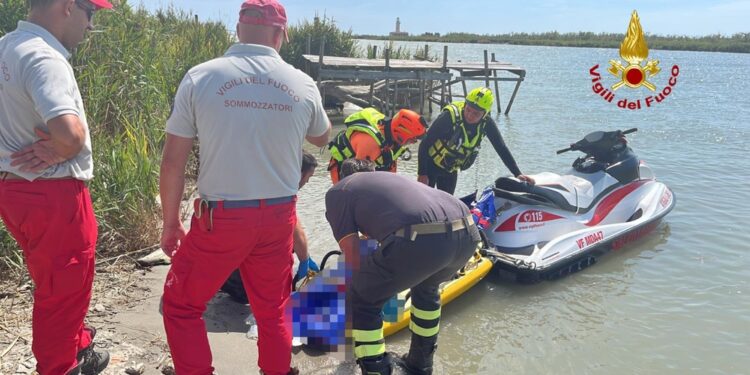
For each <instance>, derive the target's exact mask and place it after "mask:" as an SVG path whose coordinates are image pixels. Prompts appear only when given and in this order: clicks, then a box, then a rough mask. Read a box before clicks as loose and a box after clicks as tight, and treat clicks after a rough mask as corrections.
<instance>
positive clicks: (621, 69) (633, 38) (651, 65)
mask: <svg viewBox="0 0 750 375" xmlns="http://www.w3.org/2000/svg"><path fill="white" fill-rule="evenodd" d="M620 57H622V59H623V60H625V61H627V62H628V66H623V65H622V64H621V63H620V61H618V60H609V64H610V67H609V69H608V71H609V72H610V73H611V74H612V75H613V76H615V77H617V78H619V79H620V82H617V83H615V84H614V85H612V91H614V90H617V89H619V88H620V87H622V86H628V87H630V88H634V89H635V88H638V87H641V86H645V87H646V88H648V89H649V90H651V91H656V86H654V84H653V83H651V82H649V81H648V79H649V78H651V77H653V76H655V75H657V74H658V73H659V72H660V71H661V68H659V60H649V61H648V62H647V63H646V66H641V62H643V61H644V60H646V58H647V57H648V44H647V43H646V38H645V37H644V36H643V29H642V28H641V21H640V20H639V19H638V12H636V11H633V15H632V16H631V17H630V25H628V33H627V34H626V35H625V40H623V41H622V43H621V44H620Z"/></svg>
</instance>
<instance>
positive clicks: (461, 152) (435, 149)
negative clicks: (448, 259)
mask: <svg viewBox="0 0 750 375" xmlns="http://www.w3.org/2000/svg"><path fill="white" fill-rule="evenodd" d="M493 100H494V97H493V95H492V91H490V89H488V88H486V87H480V88H476V89H474V90H471V91H470V92H469V94H468V95H466V100H464V101H457V102H453V103H451V104H448V105H447V106H445V108H443V112H442V113H441V114H440V116H438V118H437V119H435V121H434V122H433V123H432V125H431V126H430V130H429V131H428V132H427V135H426V136H425V139H424V140H423V141H422V143H420V144H419V162H418V165H419V166H418V168H419V169H418V174H419V177H418V180H419V182H422V183H424V184H427V185H429V186H432V187H435V186H437V188H438V189H440V190H442V191H445V192H448V193H450V194H453V192H454V191H455V190H456V182H457V181H458V171H463V170H466V169H469V167H471V166H472V164H474V161H475V160H476V157H477V155H478V154H479V148H480V145H481V144H482V138H484V135H485V134H487V137H488V138H489V139H490V142H491V143H492V147H494V148H495V152H497V154H498V155H499V156H500V158H501V159H502V160H503V163H505V166H506V167H508V169H510V171H511V173H513V175H514V176H516V177H517V178H518V179H519V180H521V181H525V182H528V183H530V184H533V183H534V179H533V178H531V177H529V176H526V175H524V174H522V173H521V170H520V169H518V165H516V161H515V159H513V155H511V153H510V150H509V149H508V146H506V145H505V142H504V141H503V137H502V136H501V135H500V130H499V129H498V127H497V124H496V123H495V121H494V120H493V119H492V117H491V116H489V114H490V111H491V110H492V102H493Z"/></svg>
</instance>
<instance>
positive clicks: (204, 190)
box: [166, 44, 329, 200]
mask: <svg viewBox="0 0 750 375" xmlns="http://www.w3.org/2000/svg"><path fill="white" fill-rule="evenodd" d="M328 125H329V120H328V117H327V116H326V114H325V111H324V109H323V103H322V100H321V96H320V92H319V91H318V88H317V87H316V85H315V82H314V81H313V80H312V78H310V77H309V76H308V75H307V74H305V73H303V72H301V71H300V70H298V69H295V68H294V67H293V66H291V65H289V64H287V63H286V62H284V60H282V59H281V56H279V54H278V53H277V52H276V50H274V49H272V48H269V47H265V46H261V45H255V44H235V45H233V46H232V47H230V48H229V50H228V51H227V52H226V53H225V54H224V56H222V57H220V58H217V59H214V60H210V61H208V62H205V63H203V64H200V65H198V66H196V67H194V68H192V69H190V71H188V73H187V74H186V75H185V77H184V78H183V80H182V83H180V87H179V88H178V90H177V95H176V97H175V102H174V107H173V108H172V114H171V115H170V117H169V120H168V121H167V128H166V131H167V132H168V133H170V134H173V135H176V136H180V137H185V138H194V137H198V142H199V146H200V148H199V150H200V171H199V176H198V192H199V194H200V195H201V196H202V197H203V198H206V199H209V200H245V199H268V198H277V197H284V196H290V195H295V194H297V189H298V186H299V180H300V175H301V172H300V170H301V168H302V143H303V142H304V140H305V137H306V136H312V137H317V136H320V135H322V134H323V133H325V132H326V130H327V129H328Z"/></svg>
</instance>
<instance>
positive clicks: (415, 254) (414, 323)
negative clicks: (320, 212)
mask: <svg viewBox="0 0 750 375" xmlns="http://www.w3.org/2000/svg"><path fill="white" fill-rule="evenodd" d="M368 164H369V166H368ZM372 169H373V168H372V163H371V162H370V161H366V160H356V159H349V160H347V161H345V162H344V163H343V165H342V180H341V181H340V182H339V183H337V184H335V185H334V186H333V187H332V188H331V189H330V190H328V193H326V219H327V220H328V222H329V223H330V225H331V229H332V230H333V234H334V236H335V238H336V240H337V241H338V243H339V246H340V247H341V249H342V250H343V252H344V257H345V259H346V262H347V264H348V265H349V266H350V267H352V274H351V275H352V276H351V282H350V284H349V285H348V286H347V309H350V310H349V311H351V313H350V314H351V315H350V316H351V324H352V336H353V339H354V354H355V357H356V358H357V362H358V364H359V366H360V369H361V370H362V373H363V374H386V375H387V374H391V373H392V366H393V365H394V364H397V365H399V366H401V367H403V368H405V369H406V370H407V372H408V373H409V374H432V370H433V356H434V354H435V350H436V349H437V337H438V332H439V329H440V328H439V322H440V306H441V305H440V294H439V285H440V283H441V282H444V281H446V280H448V279H450V278H451V277H452V276H453V275H455V273H456V272H457V271H458V270H459V269H460V268H461V267H463V266H464V265H465V264H466V262H467V261H468V260H469V258H470V257H471V256H472V254H473V253H474V250H475V249H476V246H477V244H478V243H479V241H480V237H479V232H478V230H477V228H476V226H475V224H474V221H473V220H472V218H471V215H470V213H469V211H468V209H467V207H466V205H464V204H463V203H462V202H461V201H460V200H459V199H458V198H456V197H453V196H452V195H450V194H447V193H445V192H443V191H440V190H437V189H432V188H430V187H427V186H425V185H424V184H421V183H419V182H417V181H414V180H411V179H408V178H406V177H404V176H401V175H398V174H395V173H384V172H371V173H354V174H352V175H349V174H350V173H351V172H359V171H367V170H372ZM358 233H363V234H365V235H367V236H368V237H369V238H372V239H375V240H377V241H378V242H379V244H380V246H379V248H378V249H377V250H376V251H375V252H374V253H371V254H368V255H364V256H362V255H360V254H361V253H359V252H358V251H357V250H358V249H359V236H358ZM407 288H410V289H411V303H412V304H411V323H410V324H409V329H410V330H411V332H412V336H411V346H410V348H409V353H408V354H407V355H406V356H404V357H401V358H400V357H396V356H394V355H393V354H391V353H387V352H386V350H385V344H384V342H385V341H384V336H383V319H382V315H381V311H382V308H383V305H384V304H385V302H386V301H387V300H388V299H390V298H391V297H392V296H394V295H396V294H397V293H399V292H401V291H403V290H405V289H407ZM348 314H349V313H348Z"/></svg>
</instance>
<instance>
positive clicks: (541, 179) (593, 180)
mask: <svg viewBox="0 0 750 375" xmlns="http://www.w3.org/2000/svg"><path fill="white" fill-rule="evenodd" d="M636 130H637V129H629V130H625V131H620V130H617V131H609V132H603V131H597V132H593V133H591V134H588V135H587V136H586V137H584V138H583V139H581V140H580V141H578V142H576V143H573V144H571V145H570V147H568V148H566V149H563V150H559V151H557V153H558V154H561V153H564V152H567V151H581V152H583V153H584V154H585V155H584V156H582V157H579V158H577V159H576V160H575V162H574V163H573V168H572V169H571V170H570V171H569V172H567V173H566V174H563V175H558V174H554V173H549V172H544V173H540V174H536V175H533V176H532V177H533V178H534V179H535V180H536V184H535V185H530V184H526V183H523V182H520V181H519V180H517V179H515V178H511V177H500V178H498V179H497V180H496V181H495V186H490V187H488V188H487V189H485V191H484V193H483V194H482V195H481V197H480V198H479V200H478V201H477V202H475V203H474V206H475V209H474V210H473V212H475V215H476V214H477V213H478V211H481V213H482V214H483V216H485V218H486V219H489V218H491V220H485V222H484V223H481V222H480V226H483V227H484V230H483V237H484V241H485V243H484V246H483V247H484V249H483V253H484V255H488V256H491V257H493V258H495V259H496V263H495V264H496V266H497V267H500V268H502V269H505V270H507V271H511V272H512V273H514V274H516V275H517V277H518V280H519V281H527V282H528V281H536V280H539V279H551V278H556V277H559V276H562V275H565V274H567V273H570V272H575V271H578V270H580V269H581V268H584V267H587V266H589V265H591V264H593V263H594V262H595V261H596V259H597V257H598V256H599V255H601V254H603V253H605V252H606V251H609V250H612V249H619V248H620V247H622V246H623V245H625V244H626V243H628V242H631V241H634V240H636V239H638V238H640V237H642V236H644V235H646V234H648V233H649V232H651V231H652V230H653V229H654V228H655V227H656V226H657V225H658V224H659V222H660V221H661V219H662V218H663V217H664V216H665V215H666V214H667V213H669V211H671V210H672V208H673V207H674V205H675V197H674V194H673V193H672V191H671V190H670V189H669V188H668V187H667V186H666V185H664V184H663V183H661V182H658V181H656V178H655V176H654V174H653V172H652V171H651V169H650V168H649V167H648V166H646V164H645V163H644V162H643V161H642V160H639V159H638V157H637V156H636V155H635V153H634V152H633V150H632V149H631V148H630V147H628V145H627V140H626V139H625V135H626V134H629V133H633V132H635V131H636ZM481 224H484V225H481Z"/></svg>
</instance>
